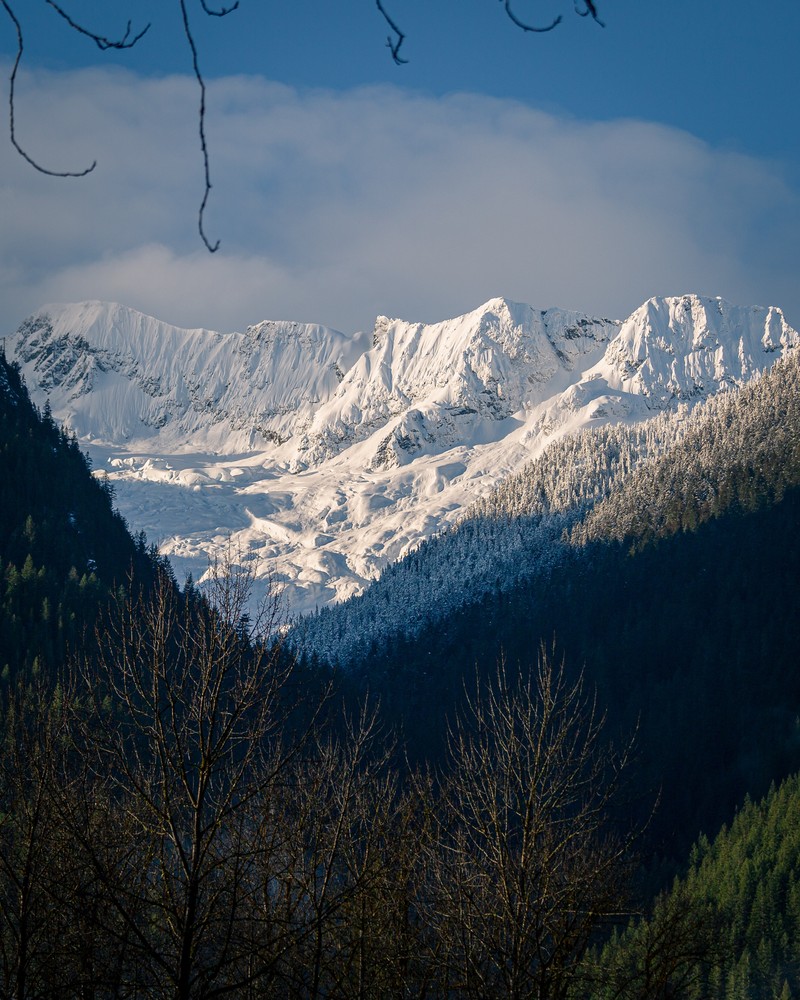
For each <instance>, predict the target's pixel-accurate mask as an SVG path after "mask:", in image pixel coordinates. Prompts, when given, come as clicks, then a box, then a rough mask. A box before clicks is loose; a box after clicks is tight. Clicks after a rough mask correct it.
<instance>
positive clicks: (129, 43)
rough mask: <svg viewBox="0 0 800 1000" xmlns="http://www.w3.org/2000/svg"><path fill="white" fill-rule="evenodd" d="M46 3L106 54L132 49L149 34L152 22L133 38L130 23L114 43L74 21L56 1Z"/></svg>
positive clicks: (49, 0) (50, 0) (48, 0)
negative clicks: (112, 51)
mask: <svg viewBox="0 0 800 1000" xmlns="http://www.w3.org/2000/svg"><path fill="white" fill-rule="evenodd" d="M46 3H48V4H49V5H50V6H51V7H52V8H53V10H54V11H55V12H56V13H57V14H60V15H61V17H63V18H64V20H65V21H66V22H67V24H68V25H69V26H70V28H73V29H74V30H75V31H77V32H78V33H79V34H81V35H86V37H87V38H91V39H92V41H93V42H94V43H95V44H96V45H97V47H98V48H99V49H101V50H102V51H104V52H105V51H106V50H107V49H132V48H133V46H134V45H135V44H136V43H137V42H138V41H139V39H140V38H141V37H142V36H143V35H145V34H147V31H148V29H149V28H150V22H148V23H147V24H146V25H145V26H144V27H143V28H142V30H141V31H140V32H139V34H138V35H134V36H133V38H131V22H130V21H128V27H127V28H126V29H125V34H124V35H123V36H122V38H120V39H119V40H118V41H113V40H111V39H109V38H106V37H105V36H104V35H98V34H96V33H95V32H94V31H90V30H89V29H88V28H84V27H83V26H82V25H80V24H78V23H77V22H76V21H73V19H72V18H71V17H70V16H69V14H67V12H66V11H65V10H63V9H62V8H61V7H59V5H58V4H57V3H56V2H55V0H46Z"/></svg>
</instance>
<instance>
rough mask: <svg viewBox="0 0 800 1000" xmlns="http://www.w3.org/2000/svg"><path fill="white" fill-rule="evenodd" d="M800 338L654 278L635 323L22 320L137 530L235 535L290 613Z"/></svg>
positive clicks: (566, 316) (169, 542)
mask: <svg viewBox="0 0 800 1000" xmlns="http://www.w3.org/2000/svg"><path fill="white" fill-rule="evenodd" d="M798 341H800V338H799V337H798V334H797V333H796V332H795V331H794V330H793V329H792V328H791V327H789V326H788V324H787V323H786V321H785V320H784V318H783V315H782V314H781V312H780V310H778V309H775V308H761V307H749V308H740V307H735V306H731V305H729V304H727V303H725V302H723V301H721V300H719V299H701V298H699V297H697V296H683V297H677V298H669V299H651V300H650V301H648V302H647V303H645V304H644V305H643V306H641V307H640V308H639V309H638V310H636V312H635V313H633V315H632V316H631V317H630V318H629V319H627V320H626V321H625V322H624V323H621V324H620V323H618V322H612V321H610V320H605V319H595V318H591V317H588V316H584V315H581V314H578V313H573V312H567V311H564V310H559V309H551V310H547V311H538V310H534V309H532V308H531V307H530V306H526V305H519V304H516V303H512V302H509V301H507V300H505V299H493V300H491V301H490V302H487V303H486V304H485V305H483V306H481V307H480V308H479V309H476V310H474V311H473V312H470V313H468V314H466V315H465V316H461V317H457V318H455V319H451V320H447V321H446V322H443V323H437V324H432V325H424V324H412V323H406V322H402V321H400V320H389V319H386V318H385V317H379V318H378V320H377V321H376V324H375V329H374V332H373V333H372V338H371V341H370V340H369V338H365V337H364V335H361V334H359V335H356V336H354V337H347V336H345V335H343V334H341V333H336V332H335V331H332V330H329V329H326V328H325V327H320V326H311V325H304V324H299V323H277V322H276V323H272V322H265V323H261V324H258V325H256V326H253V327H249V328H248V329H247V330H246V331H245V332H244V333H229V334H220V333H214V332H211V331H208V330H181V329H178V328H176V327H172V326H169V325H167V324H165V323H161V322H159V321H157V320H155V319H152V318H150V317H147V316H143V315H141V314H140V313H137V312H135V311H133V310H131V309H126V308H124V307H122V306H118V305H111V304H107V303H98V302H90V303H81V304H78V305H69V306H47V307H45V308H43V309H41V310H40V311H39V312H38V313H37V314H36V315H35V316H33V317H31V318H29V319H28V320H26V321H25V322H24V323H23V324H22V326H21V327H20V329H19V330H18V331H17V333H16V334H15V335H14V336H12V337H10V338H8V339H7V343H6V351H7V354H8V356H9V358H10V359H12V360H16V361H18V362H19V363H20V365H21V366H22V370H23V374H24V375H25V378H26V381H27V383H28V385H29V387H30V389H31V393H32V395H33V398H34V399H35V401H36V402H38V403H39V405H44V403H45V401H46V400H49V402H50V406H51V409H52V412H53V415H54V416H55V417H56V418H57V419H59V420H61V421H64V422H65V423H66V424H67V425H68V426H69V427H71V428H72V429H74V431H75V432H76V434H77V435H78V437H79V438H80V440H81V443H82V445H83V446H84V447H85V448H86V449H87V450H88V451H89V454H90V455H91V457H92V459H93V461H94V464H95V468H96V469H97V470H98V471H100V470H106V471H107V472H108V473H109V475H110V477H111V479H112V480H113V482H114V486H115V488H116V495H117V503H118V505H119V508H120V510H121V512H122V513H123V514H124V515H125V517H126V518H127V519H128V522H129V524H130V526H131V528H132V529H133V530H134V531H139V530H144V531H145V532H146V533H147V535H148V537H149V538H150V539H151V540H154V541H156V542H157V543H158V544H159V545H160V547H161V550H162V551H163V552H164V553H166V554H167V555H169V557H170V559H171V560H172V562H173V564H174V566H175V568H176V572H177V574H178V576H179V578H181V577H182V576H184V575H186V574H187V573H189V572H191V573H192V574H193V576H194V577H195V579H199V578H201V577H202V575H203V573H204V572H205V571H206V569H207V567H208V562H209V560H210V559H212V558H213V557H214V556H215V555H216V554H218V553H219V551H220V549H221V548H222V547H224V546H226V545H228V544H229V543H231V544H232V545H233V547H234V550H236V551H242V552H244V553H248V554H249V555H250V557H252V558H253V559H254V560H256V561H257V567H258V569H257V572H258V573H259V575H260V577H261V578H262V579H264V580H266V578H267V577H268V576H269V575H270V574H271V575H272V577H273V578H274V579H276V580H277V581H279V582H281V583H283V584H284V585H285V587H286V596H287V600H288V604H289V610H290V613H293V614H297V613H300V612H304V611H308V610H313V608H314V607H315V606H317V605H322V604H325V603H327V602H329V601H331V600H336V599H340V598H343V597H346V596H349V595H350V594H353V593H356V592H358V591H359V590H360V589H362V588H363V587H364V586H365V584H366V583H367V582H369V581H370V580H372V579H374V578H375V577H376V576H377V575H378V573H379V572H380V570H381V568H382V567H383V566H384V565H386V563H387V562H388V561H392V560H396V559H398V558H400V557H402V556H403V555H404V554H405V553H406V552H407V551H409V549H411V548H413V547H414V546H415V545H417V544H418V543H419V542H420V541H421V540H422V539H424V538H426V537H429V536H430V535H431V534H433V533H434V532H436V531H438V530H440V529H441V528H443V527H445V526H446V525H447V524H448V523H450V522H451V521H452V520H454V519H455V518H457V517H458V515H459V513H460V511H461V510H462V509H463V508H464V507H465V506H466V505H468V504H469V503H471V502H472V501H474V500H475V499H477V498H478V497H479V496H480V495H482V494H484V493H485V492H487V491H488V490H489V489H491V487H492V486H494V485H495V484H496V483H497V482H499V481H500V480H502V479H503V478H504V477H505V476H506V475H508V473H509V472H511V471H513V470H514V469H516V468H518V467H519V466H520V465H521V464H522V463H523V462H525V461H527V460H528V459H530V458H532V457H534V456H536V455H537V454H539V453H540V452H541V451H542V450H543V449H544V448H545V447H546V446H547V444H548V443H549V442H550V441H552V440H554V439H555V438H557V437H560V436H561V435H563V434H565V433H570V432H573V431H575V430H577V429H579V428H581V427H586V426H593V425H598V424H601V423H608V422H617V421H620V420H625V421H635V420H639V419H642V418H644V417H647V416H649V415H652V413H653V412H654V411H658V410H663V409H667V408H669V407H670V406H672V405H674V404H676V403H677V402H692V401H694V400H697V399H699V398H702V397H704V396H706V395H708V394H710V393H714V392H716V391H718V390H720V389H724V388H727V387H729V386H732V385H737V384H741V383H742V382H743V381H746V380H747V379H748V378H749V377H750V376H751V375H752V374H753V373H754V372H757V371H760V370H762V369H764V368H766V367H768V366H769V365H771V364H772V362H773V361H774V360H775V359H776V358H777V357H778V356H780V355H781V354H782V353H784V352H785V351H786V350H787V349H789V348H790V347H793V346H795V345H796V344H797V343H798Z"/></svg>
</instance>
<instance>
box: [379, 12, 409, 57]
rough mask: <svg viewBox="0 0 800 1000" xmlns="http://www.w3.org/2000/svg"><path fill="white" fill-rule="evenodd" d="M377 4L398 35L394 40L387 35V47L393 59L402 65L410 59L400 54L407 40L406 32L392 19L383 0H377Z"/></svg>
mask: <svg viewBox="0 0 800 1000" xmlns="http://www.w3.org/2000/svg"><path fill="white" fill-rule="evenodd" d="M375 5H376V6H377V8H378V10H379V11H380V12H381V14H383V17H384V20H385V21H386V23H387V24H388V25H389V27H390V28H391V29H392V31H393V32H394V33H395V35H397V40H396V41H393V40H392V36H391V35H389V36H388V37H387V39H386V47H387V49H389V51H390V52H391V53H392V59H394V61H395V62H396V63H397V65H398V66H402V65H403V64H404V63H407V62H408V59H403V58H402V57H401V56H400V46H401V45H402V44H403V42H404V41H405V37H406V36H405V33H404V32H402V31H401V30H400V29H399V28H398V26H397V25H396V24H395V23H394V21H393V20H392V19H391V17H390V16H389V14H388V13H387V11H386V8H385V7H384V6H383V4H382V3H381V0H375Z"/></svg>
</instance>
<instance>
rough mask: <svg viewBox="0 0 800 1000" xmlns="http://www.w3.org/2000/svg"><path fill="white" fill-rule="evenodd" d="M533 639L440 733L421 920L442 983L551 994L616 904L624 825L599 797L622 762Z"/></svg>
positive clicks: (467, 989)
mask: <svg viewBox="0 0 800 1000" xmlns="http://www.w3.org/2000/svg"><path fill="white" fill-rule="evenodd" d="M602 728H603V718H602V716H601V715H598V713H597V710H596V707H595V705H594V704H593V702H592V701H591V700H590V699H589V698H587V697H586V695H585V693H584V687H583V681H582V679H578V681H577V682H575V683H574V684H572V683H570V682H569V681H568V680H567V677H566V675H565V672H564V667H563V664H562V665H555V664H554V663H553V662H552V658H551V656H550V655H548V653H547V651H546V650H545V649H542V651H541V655H540V658H539V663H538V667H537V669H536V670H535V671H534V672H533V675H532V676H522V677H521V678H520V679H519V680H518V681H517V682H515V683H512V682H511V681H510V680H509V677H508V673H507V670H506V669H505V667H504V666H503V665H501V666H500V667H499V668H498V672H497V677H496V679H495V682H494V683H493V684H492V685H490V686H487V687H484V688H479V689H478V691H477V693H476V694H475V695H474V696H472V697H471V698H470V699H469V700H468V704H467V708H466V711H465V712H464V713H463V714H462V716H461V717H460V718H459V720H458V721H457V723H456V724H455V726H454V728H453V731H452V733H451V738H450V757H451V768H452V771H451V776H450V778H449V780H448V781H447V782H446V783H445V786H444V792H443V798H444V802H443V806H444V808H443V811H442V820H441V821H442V824H443V825H442V828H441V832H440V835H439V838H438V839H439V844H438V848H437V851H438V859H437V861H436V863H435V864H434V865H433V869H432V870H433V872H434V875H435V886H434V891H433V896H432V901H431V909H430V914H429V919H430V921H431V922H432V924H433V925H434V926H435V928H436V931H437V933H438V934H439V935H440V937H441V939H442V942H443V944H442V948H443V952H442V958H443V972H442V977H441V978H442V981H443V982H444V984H445V987H446V992H455V993H456V994H458V995H460V996H465V997H476V998H477V997H481V998H491V997H508V998H525V997H529V998H537V1000H555V998H563V997H565V996H566V995H567V990H568V988H569V987H570V985H571V984H572V983H573V982H574V979H575V975H576V972H577V969H578V966H579V962H580V959H581V958H582V956H583V954H584V952H585V950H586V948H587V946H588V944H589V942H590V939H591V937H592V935H593V933H595V932H596V931H597V930H598V928H599V927H601V926H602V925H603V924H604V923H605V922H607V921H609V920H612V919H618V917H619V915H620V912H621V910H622V909H623V906H624V901H625V893H626V878H627V874H628V864H629V862H628V857H629V849H630V846H631V836H632V835H628V836H618V835H617V834H616V833H615V831H614V830H613V829H612V826H611V821H610V815H609V808H610V806H611V803H612V800H613V798H614V796H615V795H616V794H617V792H618V791H619V788H620V781H621V778H622V776H623V774H624V772H625V769H626V767H627V765H628V752H627V749H625V750H623V751H622V752H621V753H620V754H615V753H614V752H613V751H612V750H611V749H609V748H608V745H607V744H605V743H603V742H602V740H601V734H602Z"/></svg>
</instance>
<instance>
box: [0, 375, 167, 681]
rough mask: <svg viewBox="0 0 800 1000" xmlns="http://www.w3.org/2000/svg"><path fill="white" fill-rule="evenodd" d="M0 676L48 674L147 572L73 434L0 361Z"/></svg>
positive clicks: (141, 549)
mask: <svg viewBox="0 0 800 1000" xmlns="http://www.w3.org/2000/svg"><path fill="white" fill-rule="evenodd" d="M0 468H1V469H2V475H0V525H1V526H2V530H0V672H2V677H3V679H4V681H5V682H7V681H8V680H9V678H11V677H21V676H22V675H23V674H24V675H26V676H28V677H31V676H33V675H35V674H37V673H39V672H42V671H43V672H44V673H46V674H47V675H48V676H50V677H52V676H54V674H55V672H56V671H57V668H58V667H60V666H61V665H62V664H63V661H64V656H65V653H66V651H67V649H68V648H73V649H74V648H76V646H77V645H79V644H80V643H81V641H82V639H83V634H84V632H85V631H86V630H87V629H88V630H91V629H92V628H93V625H94V619H95V616H96V614H97V610H98V607H99V606H100V604H101V603H102V602H105V601H107V599H108V595H109V593H110V592H112V591H113V590H114V588H116V587H118V586H124V585H126V583H127V581H128V579H129V577H130V575H131V574H134V575H137V574H139V575H140V574H142V573H144V574H145V576H147V575H148V574H152V570H153V566H152V559H151V556H150V555H149V554H148V553H147V552H146V551H145V548H146V547H145V544H144V540H143V539H139V540H138V541H134V539H132V538H131V536H130V533H129V532H128V529H127V526H126V524H125V522H124V521H123V520H122V518H121V517H120V516H119V514H118V513H116V512H115V510H114V507H113V491H112V489H111V487H110V486H109V485H108V484H107V483H104V482H102V481H99V480H98V479H96V478H95V477H94V476H93V475H92V474H91V472H90V470H89V467H88V465H87V463H86V459H85V458H84V456H83V454H82V453H81V451H80V449H79V447H78V444H77V441H76V440H75V438H74V436H70V435H68V434H66V433H65V432H64V431H63V430H61V429H60V428H58V427H57V426H56V425H55V423H54V422H53V420H52V419H51V417H50V415H49V411H47V410H45V412H44V414H40V413H39V412H38V411H37V410H36V409H35V407H34V406H33V405H32V403H31V402H30V399H29V397H28V393H27V391H26V389H25V386H24V385H23V383H22V380H21V378H20V375H19V368H18V366H16V365H13V364H9V363H8V362H7V361H6V359H5V357H4V356H0Z"/></svg>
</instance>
